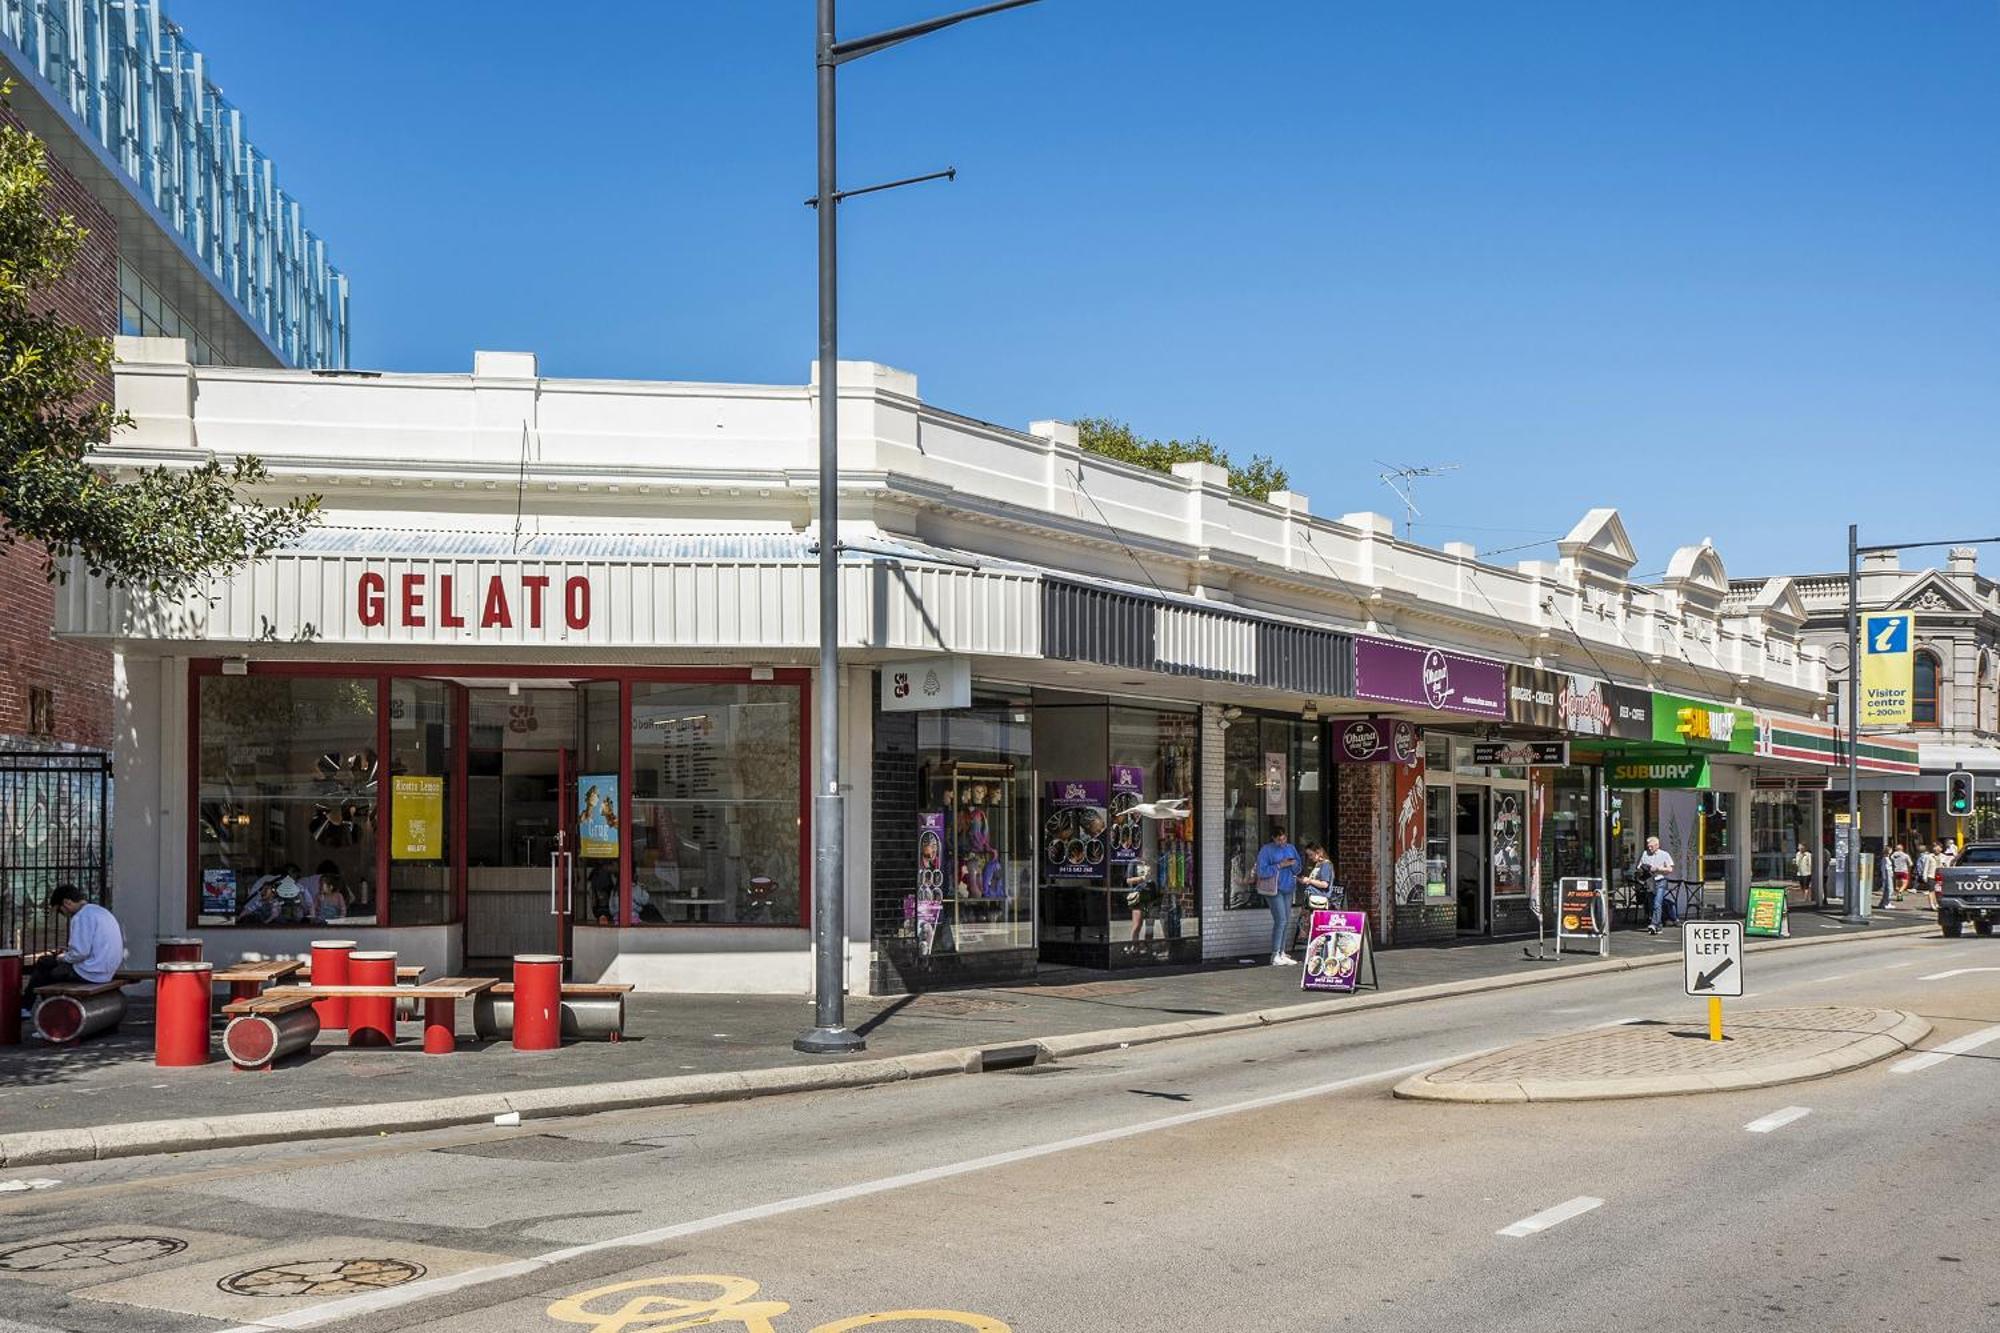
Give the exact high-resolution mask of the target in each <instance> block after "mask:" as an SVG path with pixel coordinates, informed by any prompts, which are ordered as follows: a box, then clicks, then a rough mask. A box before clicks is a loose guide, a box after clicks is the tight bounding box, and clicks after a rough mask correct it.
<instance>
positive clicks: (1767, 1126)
mask: <svg viewBox="0 0 2000 1333" xmlns="http://www.w3.org/2000/svg"><path fill="white" fill-rule="evenodd" d="M1811 1114H1812V1108H1811V1107H1810V1106H1787V1107H1786V1108H1785V1109H1784V1110H1782V1111H1773V1112H1771V1114H1769V1115H1766V1116H1759V1117H1757V1119H1755V1120H1752V1121H1751V1122H1750V1123H1749V1124H1747V1125H1745V1126H1744V1127H1743V1128H1745V1129H1747V1130H1749V1131H1750V1132H1751V1133H1752V1134H1769V1133H1770V1132H1771V1131H1772V1130H1774V1129H1782V1128H1784V1127H1785V1126H1786V1125H1789V1124H1791V1123H1792V1122H1793V1121H1794V1120H1803V1119H1805V1118H1806V1117H1807V1116H1809V1115H1811Z"/></svg>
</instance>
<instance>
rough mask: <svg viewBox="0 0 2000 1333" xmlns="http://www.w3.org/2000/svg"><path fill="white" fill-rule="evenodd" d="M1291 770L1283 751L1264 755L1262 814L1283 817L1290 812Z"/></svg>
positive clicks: (1267, 752)
mask: <svg viewBox="0 0 2000 1333" xmlns="http://www.w3.org/2000/svg"><path fill="white" fill-rule="evenodd" d="M1290 774H1291V770H1290V769H1289V768H1288V767H1287V765H1286V760H1285V752H1284V751H1283V750H1269V751H1266V752H1265V754H1264V813H1265V814H1267V815H1278V816H1280V817H1283V816H1284V815H1285V814H1287V813H1289V812H1290V810H1291V795H1292V793H1291V786H1292V783H1291V776H1290Z"/></svg>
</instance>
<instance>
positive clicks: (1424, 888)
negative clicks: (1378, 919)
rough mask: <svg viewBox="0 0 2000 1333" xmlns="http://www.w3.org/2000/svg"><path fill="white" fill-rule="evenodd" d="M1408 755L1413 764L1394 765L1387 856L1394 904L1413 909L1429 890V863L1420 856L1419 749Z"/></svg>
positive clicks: (1422, 788)
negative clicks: (1393, 809) (1392, 865)
mask: <svg viewBox="0 0 2000 1333" xmlns="http://www.w3.org/2000/svg"><path fill="white" fill-rule="evenodd" d="M1411 753H1412V754H1413V756H1414V762H1412V763H1403V764H1397V765H1396V771H1395V781H1394V784H1393V786H1394V790H1395V796H1396V826H1395V845H1394V847H1393V848H1392V849H1391V854H1392V855H1393V856H1394V857H1395V876H1396V901H1397V902H1400V903H1403V904H1405V905H1407V906H1411V907H1414V906H1417V905H1418V904H1420V903H1422V902H1423V901H1424V897H1425V895H1426V894H1427V893H1428V892H1429V888H1430V862H1429V860H1428V858H1427V857H1426V856H1425V855H1424V853H1425V850H1426V844H1427V838H1426V836H1425V835H1426V832H1427V829H1426V825H1425V820H1426V819H1427V817H1428V811H1429V808H1430V802H1429V797H1428V794H1427V791H1428V784H1427V780H1426V778H1427V775H1426V772H1425V763H1424V751H1423V746H1422V745H1417V746H1415V747H1414V749H1413V750H1412V752H1411Z"/></svg>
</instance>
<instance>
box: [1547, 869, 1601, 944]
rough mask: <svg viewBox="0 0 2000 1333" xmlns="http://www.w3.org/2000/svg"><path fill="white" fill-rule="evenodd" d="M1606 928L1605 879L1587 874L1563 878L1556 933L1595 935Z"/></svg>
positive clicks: (1577, 936) (1579, 936) (1583, 936)
mask: <svg viewBox="0 0 2000 1333" xmlns="http://www.w3.org/2000/svg"><path fill="white" fill-rule="evenodd" d="M1607 928H1608V922H1607V921H1606V920H1605V905H1604V889H1603V885H1602V882H1601V881H1599V880H1597V879H1592V878H1587V877H1572V878H1568V879H1565V880H1563V881H1562V888H1561V890H1560V897H1559V906H1558V908H1557V910H1556V934H1557V935H1558V936H1563V935H1567V936H1570V937H1572V938H1576V939H1596V938H1598V937H1599V936H1601V935H1603V934H1604V933H1605V931H1606V929H1607Z"/></svg>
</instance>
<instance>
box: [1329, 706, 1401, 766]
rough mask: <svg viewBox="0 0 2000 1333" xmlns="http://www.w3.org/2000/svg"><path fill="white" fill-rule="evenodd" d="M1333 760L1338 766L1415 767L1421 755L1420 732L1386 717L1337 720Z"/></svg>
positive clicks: (1334, 730)
mask: <svg viewBox="0 0 2000 1333" xmlns="http://www.w3.org/2000/svg"><path fill="white" fill-rule="evenodd" d="M1331 725H1332V727H1333V758H1334V762H1335V763H1339V764H1414V763H1416V762H1417V760H1418V759H1419V758H1420V757H1422V755H1423V752H1424V748H1423V747H1424V733H1423V729H1422V728H1420V727H1419V726H1417V724H1416V723H1414V722H1405V721H1401V720H1399V719H1395V718H1386V717H1356V718H1338V719H1335V720H1334V722H1333V723H1332V724H1331Z"/></svg>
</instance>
